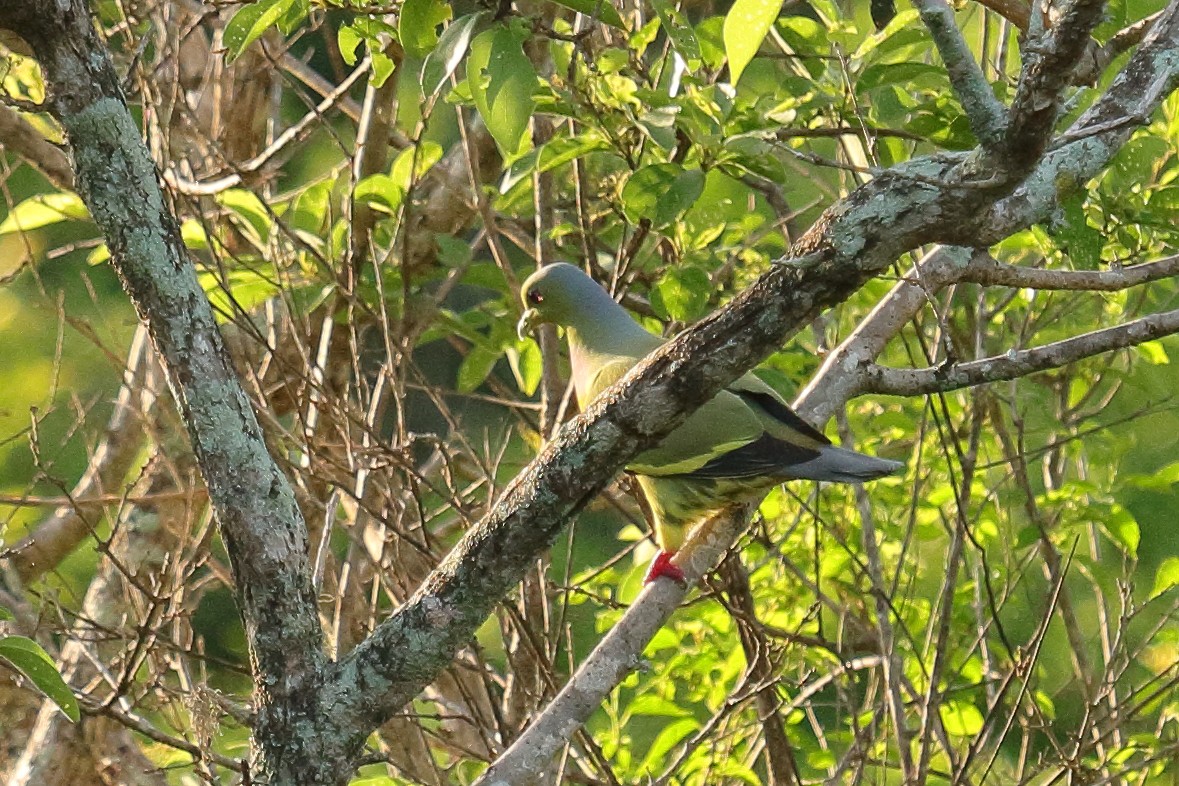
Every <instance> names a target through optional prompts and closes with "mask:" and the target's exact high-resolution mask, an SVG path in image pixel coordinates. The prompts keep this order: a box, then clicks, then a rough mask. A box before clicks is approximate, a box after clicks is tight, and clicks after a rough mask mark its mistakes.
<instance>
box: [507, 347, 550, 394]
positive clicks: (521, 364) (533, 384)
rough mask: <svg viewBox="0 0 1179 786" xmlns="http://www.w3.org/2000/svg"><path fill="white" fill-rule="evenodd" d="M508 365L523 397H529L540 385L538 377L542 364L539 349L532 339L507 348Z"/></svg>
mask: <svg viewBox="0 0 1179 786" xmlns="http://www.w3.org/2000/svg"><path fill="white" fill-rule="evenodd" d="M508 364H509V365H510V366H511V367H512V375H513V376H515V377H516V386H517V387H519V388H520V392H522V393H523V394H524V395H525V396H531V395H532V394H533V393H535V392H536V388H537V387H538V386H539V385H540V375H541V371H542V370H543V362H542V360H541V356H540V347H539V346H538V345H537V343H536V342H535V341H533V340H532V339H526V340H525V341H521V342H519V344H518V345H517V346H515V347H508Z"/></svg>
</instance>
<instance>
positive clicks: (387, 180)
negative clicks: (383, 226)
mask: <svg viewBox="0 0 1179 786" xmlns="http://www.w3.org/2000/svg"><path fill="white" fill-rule="evenodd" d="M352 198H353V199H355V200H356V201H357V202H363V203H364V204H366V205H368V206H369V207H373V208H376V209H377V210H380V211H381V212H384V213H388V214H389V215H393V214H395V213H396V212H397V211H398V209H399V208H400V207H401V202H402V200H404V199H405V189H404V188H402V187H401V186H400V185H399V184H398V183H397V181H396V180H394V179H393V178H391V177H389V176H388V175H386V174H383V173H380V172H378V173H377V174H375V175H369V176H368V177H366V178H364V179H363V180H361V181H360V182H359V183H357V184H356V189H355V190H354V191H353V192H352Z"/></svg>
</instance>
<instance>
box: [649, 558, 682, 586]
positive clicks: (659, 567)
mask: <svg viewBox="0 0 1179 786" xmlns="http://www.w3.org/2000/svg"><path fill="white" fill-rule="evenodd" d="M674 556H675V552H674V551H660V552H659V553H658V554H657V555H656V556H655V560H654V561H653V562H652V563H651V567H650V568H648V569H647V575H646V576H645V577H644V578H643V583H644V584H650V583H651V582H652V581H654V580H655V579H657V578H659V577H660V576H666V577H667V578H669V579H671V580H672V581H678V582H679V583H680V584H683V585H684V586H685V587H686V586H687V585H688V578H687V577H686V576H685V575H684V572H683V571H682V570H680V568H679V566H678V565H676V564H675V563H673V562H672V561H671V558H672V557H674Z"/></svg>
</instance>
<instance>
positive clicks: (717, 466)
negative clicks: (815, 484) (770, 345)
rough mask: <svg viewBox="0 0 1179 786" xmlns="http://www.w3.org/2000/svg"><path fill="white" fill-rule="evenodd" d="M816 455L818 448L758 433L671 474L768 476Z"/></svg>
mask: <svg viewBox="0 0 1179 786" xmlns="http://www.w3.org/2000/svg"><path fill="white" fill-rule="evenodd" d="M787 411H789V410H787ZM792 414H793V413H792ZM796 417H797V416H796ZM825 441H826V440H824V442H825ZM818 457H819V451H818V450H812V449H810V448H804V447H802V446H801V445H794V444H792V443H790V442H784V441H782V440H780V439H776V438H775V437H773V436H771V435H769V434H762V435H761V436H760V437H758V438H757V439H755V440H754V441H753V442H750V443H749V444H748V445H743V446H741V447H739V448H737V449H736V450H731V451H729V452H728V453H726V454H725V455H723V456H717V457H716V458H714V459H713V460H712V461H710V462H708V463H707V464H705V465H704V466H703V467H701V468H700V469H697V470H693V471H692V472H685V473H683V474H682V475H672V476H671V477H678V478H696V479H700V480H718V479H721V478H753V477H758V476H763V475H765V476H771V477H772V476H774V475H781V474H784V472H785V471H786V470H787V469H789V468H790V467H791V466H793V465H795V464H802V463H803V462H805V461H810V460H812V459H816V458H818Z"/></svg>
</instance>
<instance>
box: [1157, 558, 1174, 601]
mask: <svg viewBox="0 0 1179 786" xmlns="http://www.w3.org/2000/svg"><path fill="white" fill-rule="evenodd" d="M1175 586H1179V557H1167V558H1166V559H1165V560H1163V561H1162V562H1161V563H1160V564H1159V568H1158V570H1157V571H1155V574H1154V586H1153V587H1152V588H1151V590H1150V597H1152V598H1157V597H1158V596H1159V595H1162V594H1163V593H1164V592H1166V591H1167V590H1169V589H1171V587H1175Z"/></svg>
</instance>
